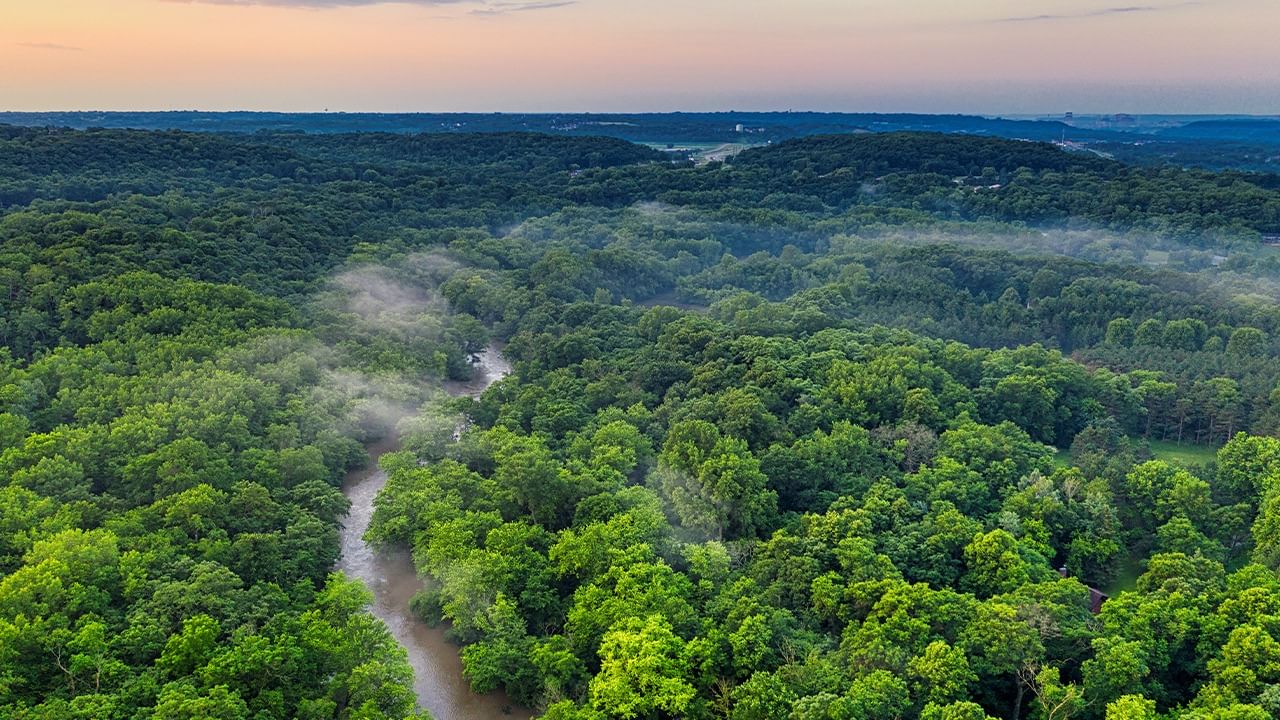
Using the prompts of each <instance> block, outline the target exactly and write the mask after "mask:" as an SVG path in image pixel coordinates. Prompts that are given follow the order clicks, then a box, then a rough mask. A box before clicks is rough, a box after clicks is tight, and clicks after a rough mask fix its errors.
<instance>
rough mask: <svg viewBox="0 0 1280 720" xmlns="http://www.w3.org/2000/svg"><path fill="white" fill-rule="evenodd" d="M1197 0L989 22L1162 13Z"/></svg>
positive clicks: (1016, 17) (1022, 16)
mask: <svg viewBox="0 0 1280 720" xmlns="http://www.w3.org/2000/svg"><path fill="white" fill-rule="evenodd" d="M1199 4H1200V1H1199V0H1190V1H1189V2H1179V3H1172V4H1168V5H1124V6H1120V7H1109V8H1100V9H1097V10H1087V11H1085V12H1077V13H1046V14H1043V15H1020V16H1014V17H1006V18H999V19H996V20H992V21H991V22H997V23H1025V22H1045V21H1050V20H1078V19H1083V18H1096V17H1107V16H1110V15H1133V14H1137V13H1152V12H1162V11H1165V10H1175V9H1178V8H1184V7H1188V6H1191V5H1199Z"/></svg>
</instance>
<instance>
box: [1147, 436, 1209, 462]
mask: <svg viewBox="0 0 1280 720" xmlns="http://www.w3.org/2000/svg"><path fill="white" fill-rule="evenodd" d="M1151 452H1152V454H1154V455H1155V456H1156V459H1158V460H1164V461H1165V462H1170V463H1174V464H1177V465H1184V466H1185V465H1204V464H1206V463H1210V462H1213V461H1214V459H1215V458H1217V456H1218V448H1217V447H1215V446H1212V445H1192V444H1191V443H1177V442H1173V441H1172V440H1152V441H1151Z"/></svg>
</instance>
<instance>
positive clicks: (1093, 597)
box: [1058, 566, 1110, 615]
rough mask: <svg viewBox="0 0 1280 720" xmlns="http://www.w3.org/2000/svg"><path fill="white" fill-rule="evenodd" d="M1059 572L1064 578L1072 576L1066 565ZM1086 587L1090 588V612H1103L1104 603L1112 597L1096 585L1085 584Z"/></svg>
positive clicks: (1095, 613)
mask: <svg viewBox="0 0 1280 720" xmlns="http://www.w3.org/2000/svg"><path fill="white" fill-rule="evenodd" d="M1058 574H1059V575H1061V576H1062V577H1064V578H1066V577H1071V573H1070V571H1068V570H1067V568H1066V566H1063V567H1060V568H1058ZM1085 588H1086V589H1088V590H1089V612H1090V613H1092V614H1094V615H1097V614H1098V613H1100V612H1102V604H1103V603H1105V602H1106V601H1107V600H1108V599H1110V596H1109V595H1107V594H1106V593H1104V592H1102V591H1101V590H1099V589H1098V588H1096V587H1090V586H1088V585H1085Z"/></svg>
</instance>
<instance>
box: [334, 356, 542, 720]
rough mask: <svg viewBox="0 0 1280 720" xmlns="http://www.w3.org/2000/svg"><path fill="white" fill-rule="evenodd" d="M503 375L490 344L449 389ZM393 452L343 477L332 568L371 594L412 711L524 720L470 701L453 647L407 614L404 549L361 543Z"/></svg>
mask: <svg viewBox="0 0 1280 720" xmlns="http://www.w3.org/2000/svg"><path fill="white" fill-rule="evenodd" d="M510 372H511V366H510V365H509V364H508V363H507V362H506V361H505V360H503V359H502V357H501V355H500V354H499V349H498V348H497V347H495V346H490V347H489V348H487V349H486V350H485V351H484V352H482V353H480V355H479V358H478V360H477V362H476V365H475V377H474V378H473V379H472V380H471V381H469V382H466V383H450V384H449V385H448V386H447V388H448V390H449V392H450V393H451V394H453V395H459V396H461V395H466V396H469V397H476V396H478V395H480V393H482V392H484V391H485V389H486V388H488V387H489V386H490V385H492V384H493V383H494V382H496V381H498V380H500V379H502V378H503V377H505V376H506V375H507V374H508V373H510ZM398 447H399V442H398V440H396V439H395V438H391V439H388V440H385V441H383V442H381V443H378V444H376V445H373V446H371V447H369V448H368V450H369V456H370V464H369V465H368V466H367V467H364V468H361V469H359V470H355V471H353V472H352V473H351V474H350V475H348V476H347V480H346V482H345V483H344V484H343V488H342V492H343V494H344V495H346V496H347V499H348V500H350V501H351V511H350V513H349V514H348V515H347V517H346V520H345V522H344V523H343V528H342V555H341V557H339V559H338V565H337V569H338V570H341V571H342V572H344V573H346V574H347V576H348V577H352V578H356V579H359V580H360V581H361V582H363V583H364V584H365V585H366V586H368V587H369V589H370V590H371V591H372V592H373V597H374V601H373V605H372V606H371V607H370V610H371V611H372V612H373V614H374V615H375V616H377V617H378V619H380V620H382V621H383V622H384V623H386V625H387V627H388V628H389V629H390V630H391V634H392V635H393V636H395V639H396V641H398V642H399V643H400V644H401V645H403V646H404V648H405V649H406V650H407V651H408V654H409V664H410V665H411V666H413V674H414V680H413V688H414V692H415V693H416V694H417V697H418V707H419V708H420V709H423V710H426V711H428V712H430V713H431V716H432V717H434V718H435V720H499V719H502V720H506V719H508V718H528V717H529V716H530V713H529V712H528V711H527V710H525V709H523V708H520V707H517V706H515V705H514V703H512V701H511V699H510V698H508V697H507V696H506V695H505V694H503V693H498V692H495V693H489V694H487V695H476V694H475V693H473V692H471V687H470V684H469V683H468V682H467V679H466V678H465V677H463V674H462V661H461V659H460V658H459V657H458V649H459V648H458V646H457V645H454V644H453V643H451V642H449V641H448V640H447V639H446V638H445V634H444V628H443V627H434V628H433V627H430V626H429V625H427V624H426V623H424V622H422V621H421V620H420V619H418V617H417V616H415V615H414V614H413V612H411V611H410V610H409V600H410V599H411V598H412V597H413V596H414V594H415V593H417V592H418V591H419V590H421V589H422V580H421V579H420V578H419V577H418V575H417V573H416V572H415V570H414V567H413V560H412V558H410V556H409V553H408V552H406V551H385V552H384V551H377V550H375V549H374V548H372V547H370V546H369V545H368V544H366V543H365V541H364V533H365V531H366V530H368V528H369V521H370V520H371V519H372V518H373V500H374V498H375V497H377V495H378V492H379V491H381V490H382V488H383V486H384V485H386V483H387V474H386V473H385V472H383V471H382V470H381V469H379V468H378V465H377V461H378V458H380V457H381V456H382V455H383V454H384V453H387V452H392V451H394V450H396V449H397V448H398Z"/></svg>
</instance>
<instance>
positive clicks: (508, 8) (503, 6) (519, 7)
mask: <svg viewBox="0 0 1280 720" xmlns="http://www.w3.org/2000/svg"><path fill="white" fill-rule="evenodd" d="M577 2H578V0H553V1H552V2H523V3H522V2H499V3H493V4H491V5H488V6H486V7H482V8H476V9H475V10H472V11H471V12H470V14H471V15H484V16H493V15H506V14H508V13H513V12H526V11H529V10H550V9H552V8H559V7H565V6H566V5H575V4H577Z"/></svg>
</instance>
